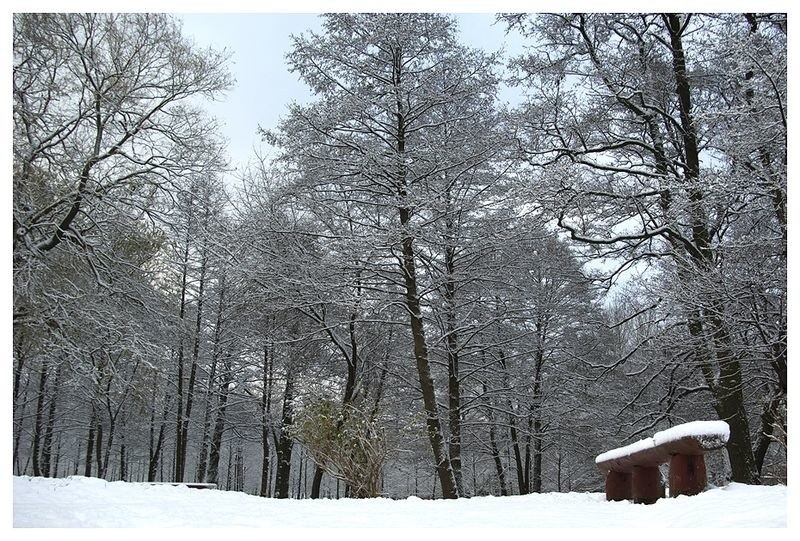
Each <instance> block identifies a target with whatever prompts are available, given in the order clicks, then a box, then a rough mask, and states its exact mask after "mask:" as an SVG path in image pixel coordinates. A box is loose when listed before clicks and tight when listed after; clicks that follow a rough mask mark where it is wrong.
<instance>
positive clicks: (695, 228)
mask: <svg viewBox="0 0 800 541" xmlns="http://www.w3.org/2000/svg"><path fill="white" fill-rule="evenodd" d="M663 18H664V21H665V23H666V26H667V30H668V32H669V36H670V45H671V49H672V68H673V73H674V76H675V92H676V95H677V97H678V105H679V111H680V121H681V134H682V137H683V146H684V156H685V162H686V163H685V167H684V178H685V182H686V185H687V186H686V188H687V191H688V194H689V201H690V204H691V208H690V215H691V218H692V241H693V243H694V245H695V247H696V250H694V251H692V252H691V253H692V255H693V257H694V260H695V264H696V265H697V267H698V268H699V269H700V271H701V272H703V271H705V270H707V269H709V268H710V267H711V265H712V263H713V253H712V251H711V248H710V232H709V229H708V225H707V224H708V219H707V217H706V216H705V214H704V211H703V204H704V201H703V193H702V190H701V189H700V187H699V182H700V181H699V176H700V154H699V149H698V144H697V131H696V127H695V124H694V119H693V117H692V103H691V87H690V84H689V78H688V75H687V71H686V58H685V55H684V50H683V41H682V36H683V32H684V30H685V25H684V22H685V21H684V20H683V19H682V18H681V16H680V15H677V14H666V15H663ZM721 308H722V303H721V302H719V303H718V302H716V301H715V303H714V305H712V306H709V307H708V309H709V313H710V315H708V316H706V317H704V318H703V319H705V320H706V321H705V322H703V321H696V322H694V323H690V331H693V332H692V336H693V337H694V338H695V340H696V342H697V343H698V344H700V343H702V342H701V341H705V340H707V339H708V337H710V338H711V342H712V344H713V346H714V347H713V352H710V353H711V355H713V360H714V361H715V364H716V366H717V367H718V370H719V378H718V383H717V380H716V379H715V378H713V377H712V379H711V380H709V379H708V376H709V375H711V374H712V372H713V371H710V370H704V374H706V376H707V378H706V379H707V383H708V384H709V387H710V388H711V392H712V394H713V395H714V400H715V404H714V407H715V409H716V410H717V414H718V415H719V417H720V419H722V420H723V421H727V422H728V424H729V425H730V428H731V435H730V439H729V440H728V447H727V449H728V457H729V459H730V463H731V477H732V480H733V481H736V482H739V483H758V482H759V481H760V480H759V474H758V470H757V468H756V463H755V457H754V456H753V447H752V444H751V440H750V427H749V425H748V421H747V412H746V410H745V407H744V395H743V393H742V371H741V365H740V363H739V361H738V359H737V358H736V356H735V354H734V352H733V349H732V347H731V345H732V343H733V340H732V338H731V336H730V331H729V329H728V327H727V325H726V324H725V322H724V321H723V320H722V319H721V318H719V317H718V316H717V315H716V314H721V313H723V311H722V310H721ZM706 326H707V327H708V328H707V330H706V332H707V333H708V335H706V334H705V332H704V328H703V327H706ZM699 347H702V346H699ZM706 353H707V350H705V351H703V353H702V354H701V355H700V356H699V358H700V360H703V357H704V356H705V357H706V358H707V360H708V361H711V360H712V359H710V358H708V355H705V354H706Z"/></svg>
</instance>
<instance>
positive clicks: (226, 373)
mask: <svg viewBox="0 0 800 541" xmlns="http://www.w3.org/2000/svg"><path fill="white" fill-rule="evenodd" d="M230 362H231V360H230V358H229V357H227V356H226V357H225V360H224V361H223V373H222V375H221V377H222V381H221V382H220V386H219V395H218V396H217V418H216V420H215V422H214V431H213V432H212V434H211V444H210V447H209V453H208V482H209V483H219V460H220V453H221V451H222V434H223V433H224V432H225V412H226V409H227V404H228V395H229V394H230V385H231V383H232V382H233V374H232V367H231V365H230Z"/></svg>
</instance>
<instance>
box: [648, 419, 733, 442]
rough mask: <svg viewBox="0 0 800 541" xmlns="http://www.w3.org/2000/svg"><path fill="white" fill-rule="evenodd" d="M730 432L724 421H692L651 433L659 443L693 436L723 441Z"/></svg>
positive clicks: (726, 439) (700, 438)
mask: <svg viewBox="0 0 800 541" xmlns="http://www.w3.org/2000/svg"><path fill="white" fill-rule="evenodd" d="M730 434H731V429H730V427H729V426H728V423H726V422H725V421H692V422H690V423H683V424H682V425H677V426H673V427H672V428H668V429H666V430H662V431H661V432H656V433H655V434H654V435H653V442H654V443H655V444H656V445H661V444H664V443H669V442H671V441H676V440H679V439H681V438H686V437H693V438H697V439H699V440H702V439H706V438H707V439H711V440H719V441H720V442H722V443H725V442H727V441H728V438H729V437H730Z"/></svg>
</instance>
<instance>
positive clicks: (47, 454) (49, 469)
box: [42, 362, 64, 477]
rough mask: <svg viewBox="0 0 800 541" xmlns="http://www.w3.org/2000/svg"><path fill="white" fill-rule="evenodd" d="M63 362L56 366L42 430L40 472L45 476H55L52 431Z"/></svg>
mask: <svg viewBox="0 0 800 541" xmlns="http://www.w3.org/2000/svg"><path fill="white" fill-rule="evenodd" d="M63 366H64V363H63V362H61V363H59V364H58V368H56V379H55V381H54V383H53V390H52V396H51V397H50V405H49V407H48V408H47V427H46V428H45V431H44V442H43V444H42V473H43V475H44V476H45V477H55V468H54V467H53V466H54V465H53V464H52V457H53V432H54V430H55V423H56V406H57V404H58V391H59V388H60V387H61V376H62V374H63Z"/></svg>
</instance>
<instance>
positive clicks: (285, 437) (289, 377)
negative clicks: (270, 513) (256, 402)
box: [274, 366, 294, 498]
mask: <svg viewBox="0 0 800 541" xmlns="http://www.w3.org/2000/svg"><path fill="white" fill-rule="evenodd" d="M293 399H294V368H293V367H292V366H289V368H288V369H287V373H286V388H285V389H284V394H283V413H282V415H281V427H280V433H279V435H277V436H274V437H275V440H276V441H275V454H276V456H277V470H276V473H275V497H276V498H288V497H289V480H290V479H289V478H290V473H291V465H292V447H293V446H294V440H292V438H291V436H290V435H289V432H288V430H289V427H290V426H291V425H292V423H293V422H294V411H293V406H292V400H293Z"/></svg>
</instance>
